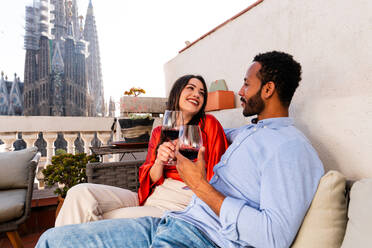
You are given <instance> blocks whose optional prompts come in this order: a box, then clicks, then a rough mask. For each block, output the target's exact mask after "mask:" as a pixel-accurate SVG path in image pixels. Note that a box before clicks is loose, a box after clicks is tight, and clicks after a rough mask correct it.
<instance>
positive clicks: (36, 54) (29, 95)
mask: <svg viewBox="0 0 372 248" xmlns="http://www.w3.org/2000/svg"><path fill="white" fill-rule="evenodd" d="M83 20H84V18H83V16H79V15H78V8H77V2H76V0H34V4H33V6H27V7H26V26H25V29H26V34H25V41H24V46H25V49H26V58H25V73H24V94H23V102H24V115H49V116H104V115H105V108H104V98H103V82H102V73H101V66H100V55H99V47H98V39H97V29H96V26H95V18H94V15H93V5H92V2H91V1H90V3H89V6H88V10H87V15H86V21H85V26H84V23H83Z"/></svg>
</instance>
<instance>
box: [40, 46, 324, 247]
mask: <svg viewBox="0 0 372 248" xmlns="http://www.w3.org/2000/svg"><path fill="white" fill-rule="evenodd" d="M300 80H301V66H300V64H299V63H297V62H296V61H294V60H293V58H292V56H291V55H288V54H285V53H282V52H276V51H273V52H268V53H264V54H259V55H257V56H256V57H255V58H254V60H253V63H252V65H251V66H250V67H249V69H248V71H247V73H246V76H245V78H244V84H243V86H242V88H241V89H240V91H239V95H240V96H241V101H242V106H243V115H244V116H252V115H257V121H258V122H257V123H256V124H251V125H247V126H243V127H241V128H239V129H237V130H233V131H231V132H229V133H228V136H229V137H230V138H231V140H232V141H233V142H232V144H231V146H230V147H229V149H228V150H227V151H226V153H225V154H224V155H223V156H222V158H221V161H220V162H219V163H218V164H217V165H216V166H215V168H214V173H215V174H214V176H213V178H212V179H211V180H210V182H208V181H207V180H206V179H205V167H204V160H203V152H204V150H203V149H201V150H200V152H199V155H198V161H197V162H196V163H192V162H191V161H189V160H187V159H186V158H185V157H183V156H182V155H181V154H177V161H178V162H177V170H178V172H179V174H180V176H181V177H182V179H183V180H184V182H185V183H186V184H187V185H188V187H189V188H190V189H191V190H192V191H193V192H194V193H195V195H194V196H193V198H192V200H191V202H190V204H189V206H188V207H187V208H186V209H185V210H184V211H180V212H169V213H167V214H165V216H163V218H161V219H160V218H151V217H145V218H139V219H122V220H120V219H119V220H104V221H98V222H92V223H88V224H82V225H71V226H65V227H62V228H54V229H51V230H49V231H48V232H46V233H45V234H44V235H43V236H42V237H41V238H40V240H39V243H38V247H264V248H270V247H283V248H284V247H289V246H290V245H291V243H292V241H293V239H294V237H295V235H296V233H297V231H298V228H299V227H300V225H301V222H302V219H303V217H304V215H305V213H306V211H307V209H308V207H309V206H310V203H311V201H312V198H313V196H314V194H315V191H316V189H317V186H318V183H319V180H320V178H321V176H322V175H323V172H324V171H323V166H322V163H321V161H320V160H319V158H318V156H317V154H316V152H315V150H314V149H313V148H312V146H311V144H310V143H309V141H308V140H307V139H306V138H305V136H304V135H303V134H302V133H301V132H300V131H298V130H297V129H296V128H295V127H294V126H293V124H292V120H291V119H289V118H288V107H289V105H290V102H291V99H292V96H293V94H294V92H295V90H296V88H297V86H298V83H299V81H300Z"/></svg>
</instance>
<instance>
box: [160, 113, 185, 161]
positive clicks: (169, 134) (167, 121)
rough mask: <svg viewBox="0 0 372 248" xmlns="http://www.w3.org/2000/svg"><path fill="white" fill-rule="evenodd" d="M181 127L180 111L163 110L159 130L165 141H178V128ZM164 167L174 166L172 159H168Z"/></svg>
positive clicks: (181, 117)
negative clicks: (161, 123)
mask: <svg viewBox="0 0 372 248" xmlns="http://www.w3.org/2000/svg"><path fill="white" fill-rule="evenodd" d="M182 125H183V116H182V111H175V110H165V113H164V117H163V125H162V128H161V130H162V132H163V135H164V137H165V141H168V142H174V140H176V139H178V136H179V130H180V126H182ZM165 165H175V161H174V159H169V160H168V162H166V163H165Z"/></svg>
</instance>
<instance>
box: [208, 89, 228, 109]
mask: <svg viewBox="0 0 372 248" xmlns="http://www.w3.org/2000/svg"><path fill="white" fill-rule="evenodd" d="M231 108H235V97H234V91H227V90H218V91H213V92H209V93H208V101H207V105H206V106H205V111H214V110H221V109H231Z"/></svg>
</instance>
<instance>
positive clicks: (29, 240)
mask: <svg viewBox="0 0 372 248" xmlns="http://www.w3.org/2000/svg"><path fill="white" fill-rule="evenodd" d="M43 232H44V231H41V232H38V233H32V234H29V235H26V236H21V239H22V241H23V245H24V248H34V247H35V246H36V243H37V241H38V240H39V237H40V236H41V234H42V233H43ZM0 247H1V248H13V246H12V245H11V244H10V241H9V239H8V238H7V237H6V236H5V237H2V238H0Z"/></svg>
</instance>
